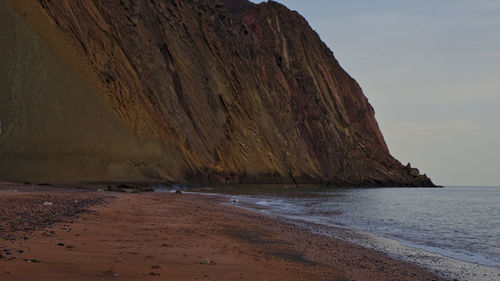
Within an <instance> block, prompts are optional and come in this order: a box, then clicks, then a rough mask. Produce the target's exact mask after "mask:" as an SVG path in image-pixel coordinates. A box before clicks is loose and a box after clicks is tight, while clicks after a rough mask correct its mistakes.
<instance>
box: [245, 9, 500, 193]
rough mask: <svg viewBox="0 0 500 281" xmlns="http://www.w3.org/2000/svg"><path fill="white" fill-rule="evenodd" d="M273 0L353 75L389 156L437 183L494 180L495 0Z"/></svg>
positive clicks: (498, 40) (499, 75)
mask: <svg viewBox="0 0 500 281" xmlns="http://www.w3.org/2000/svg"><path fill="white" fill-rule="evenodd" d="M253 2H262V1H253ZM277 2H280V3H282V4H285V5H286V6H287V7H288V8H290V9H292V10H297V11H298V12H299V13H300V14H302V15H303V16H304V17H305V18H306V19H307V20H308V21H309V23H310V25H311V26H312V27H313V29H315V30H316V31H317V32H318V33H319V34H320V36H321V38H322V40H323V41H324V42H325V43H326V44H327V45H328V46H329V47H330V48H331V49H332V50H333V52H334V54H335V56H336V58H337V59H338V60H339V62H340V63H341V65H342V66H343V67H344V69H345V70H346V71H347V72H349V74H351V76H353V77H354V78H355V79H356V80H357V81H358V83H359V84H360V85H361V87H362V88H363V90H364V93H365V95H366V96H367V97H368V99H369V100H370V103H371V104H372V106H373V107H374V108H375V111H376V118H377V121H378V123H379V125H380V127H381V129H382V132H383V134H384V137H385V140H386V141H387V144H388V146H389V149H390V151H391V153H392V155H393V156H395V157H396V158H397V159H398V160H400V161H401V162H403V163H404V164H406V163H407V162H410V163H411V164H412V166H414V167H417V168H419V169H420V171H421V172H423V173H427V175H428V176H430V177H431V178H432V179H433V181H434V183H436V184H441V185H481V186H486V185H489V186H500V163H499V161H500V147H499V145H500V0H380V1H377V0H279V1H277Z"/></svg>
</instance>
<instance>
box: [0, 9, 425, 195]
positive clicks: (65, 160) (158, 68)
mask: <svg viewBox="0 0 500 281" xmlns="http://www.w3.org/2000/svg"><path fill="white" fill-rule="evenodd" d="M0 12H1V15H2V17H3V18H4V19H3V20H2V21H0V27H1V29H2V34H6V38H7V39H6V40H3V39H2V41H3V42H2V43H1V44H2V47H3V50H1V51H2V52H1V53H0V56H1V57H2V61H6V62H7V63H6V64H5V65H3V66H0V70H1V72H2V74H3V75H2V78H1V80H0V85H1V87H2V91H1V92H0V98H1V99H2V104H0V107H1V108H0V109H1V112H0V120H1V121H2V126H3V127H2V132H1V133H0V144H1V147H0V152H1V153H2V155H5V157H2V159H0V168H1V170H0V177H2V178H4V179H9V180H38V181H65V182H79V181H146V182H150V181H174V182H187V183H323V184H330V185H354V186H362V185H377V186H378V185H388V186H394V185H400V186H432V185H433V184H432V182H431V181H430V179H429V178H427V177H426V176H425V175H420V173H419V172H418V170H416V169H413V168H411V167H409V166H407V167H404V166H402V165H401V163H399V162H398V161H397V160H395V159H394V158H393V157H392V156H391V155H390V154H389V151H388V149H387V146H386V144H385V141H384V138H383V136H382V134H381V132H380V130H379V128H378V125H377V122H376V120H375V117H374V111H373V108H372V107H371V106H370V104H369V103H368V101H367V99H366V97H365V96H364V95H363V92H362V90H361V88H360V87H359V85H358V84H357V83H356V81H355V80H354V79H352V78H351V77H350V76H349V75H348V74H347V73H346V72H345V71H344V70H343V69H342V68H341V66H340V65H339V63H338V62H337V60H336V59H335V57H334V56H333V53H332V52H331V51H330V50H329V49H328V47H327V46H326V45H325V44H324V43H323V42H322V41H321V40H320V38H319V36H318V35H317V34H316V33H315V32H314V31H313V30H312V29H311V28H310V27H309V25H308V23H307V21H306V20H305V19H304V18H303V17H301V16H300V15H299V14H297V13H296V12H292V11H290V10H288V9H287V8H286V7H284V6H283V5H281V4H278V3H276V2H268V3H262V4H259V5H256V4H252V3H250V2H248V1H246V0H214V1H212V0H210V1H209V0H190V1H185V0H150V1H134V0H111V1H68V0H61V1H50V0H39V1H35V0H16V1H14V0H6V2H5V3H4V4H0ZM12 27H14V28H12Z"/></svg>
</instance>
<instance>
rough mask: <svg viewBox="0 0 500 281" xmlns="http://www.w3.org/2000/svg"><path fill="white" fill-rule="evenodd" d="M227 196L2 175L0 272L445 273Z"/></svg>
mask: <svg viewBox="0 0 500 281" xmlns="http://www.w3.org/2000/svg"><path fill="white" fill-rule="evenodd" d="M225 200H227V199H226V198H223V197H217V196H204V195H198V194H186V193H183V194H175V193H152V192H151V193H118V192H103V191H88V190H77V189H65V188H56V187H49V186H34V185H30V184H9V183H2V184H0V201H1V202H4V203H5V204H7V205H5V204H4V205H5V206H8V209H9V211H8V212H3V213H2V215H1V221H0V226H1V229H0V230H1V233H0V234H1V237H0V251H1V252H2V253H1V258H0V280H268V281H269V280H412V281H413V280H443V279H440V278H439V277H437V276H436V275H434V274H433V273H431V272H428V271H425V270H424V269H421V268H419V267H417V266H416V265H413V264H409V263H405V262H402V261H398V260H395V259H392V258H390V257H388V256H387V255H385V254H382V253H379V252H376V251H373V250H369V249H366V248H363V247H361V246H358V245H355V244H352V243H349V242H346V241H341V240H338V239H334V238H330V237H326V236H323V235H319V234H314V233H312V232H310V231H309V230H307V229H305V228H301V227H298V226H295V225H292V224H289V223H286V222H282V221H279V220H276V219H273V218H270V217H266V216H264V215H262V214H259V213H253V212H250V211H247V210H244V209H240V208H236V207H234V206H229V205H226V204H221V203H224V202H225ZM9 202H11V203H9ZM12 202H14V203H12ZM50 203H52V204H50ZM9 204H10V205H9ZM40 217H41V218H42V219H39V218H40ZM18 224H22V225H24V227H18V228H15V227H7V226H13V225H18Z"/></svg>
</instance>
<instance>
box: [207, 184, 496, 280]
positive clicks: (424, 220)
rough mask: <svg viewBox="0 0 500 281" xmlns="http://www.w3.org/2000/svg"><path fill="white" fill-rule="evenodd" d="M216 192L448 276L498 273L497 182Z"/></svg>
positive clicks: (465, 277) (491, 276)
mask: <svg viewBox="0 0 500 281" xmlns="http://www.w3.org/2000/svg"><path fill="white" fill-rule="evenodd" d="M216 192H223V193H225V194H226V196H229V199H228V203H229V204H233V205H237V206H240V207H244V208H247V209H251V210H253V211H256V212H260V213H264V214H266V215H269V216H274V217H276V218H279V219H283V220H287V221H289V222H292V223H296V224H299V225H302V226H304V227H308V228H310V229H311V230H313V231H316V232H319V233H322V234H325V235H330V236H332V237H335V238H340V239H345V240H349V241H351V242H354V243H358V244H361V245H363V246H366V247H369V248H373V249H375V250H379V251H383V252H386V253H387V254H389V255H391V256H393V257H396V258H399V259H403V260H405V261H409V262H414V263H417V264H420V265H421V266H423V267H425V268H427V269H429V270H433V271H436V272H438V273H440V274H441V275H443V276H445V277H448V278H451V279H453V278H457V279H459V280H500V188H497V187H445V188H356V189H321V190H318V189H282V188H253V189H247V190H245V189H241V188H236V187H235V188H234V189H230V190H229V191H228V190H225V191H224V190H222V191H221V190H216ZM228 193H230V195H227V194H228ZM346 231H347V232H346ZM346 233H348V235H346Z"/></svg>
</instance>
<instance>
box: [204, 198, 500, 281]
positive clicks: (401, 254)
mask: <svg viewBox="0 0 500 281" xmlns="http://www.w3.org/2000/svg"><path fill="white" fill-rule="evenodd" d="M195 194H196V193H195ZM200 194H205V193H200ZM206 194H208V195H218V194H216V193H206ZM222 195H223V196H228V197H229V198H230V203H227V204H228V205H231V206H236V207H239V208H242V209H244V210H247V211H250V212H254V213H256V214H264V215H266V216H269V217H272V218H277V219H279V220H281V221H284V222H287V223H290V224H293V225H295V226H297V227H302V228H305V229H308V230H310V231H311V232H313V233H315V234H319V235H324V236H327V237H331V238H333V239H339V240H342V241H346V242H348V243H354V244H356V245H359V246H362V247H364V248H367V249H369V250H373V251H377V252H380V253H382V254H385V255H387V256H389V257H392V258H395V259H397V260H400V261H403V262H408V263H411V264H414V265H417V266H419V267H422V268H423V269H425V270H428V271H430V272H434V273H436V274H437V275H439V276H440V277H442V278H445V279H447V280H477V281H489V280H496V279H499V278H500V268H499V267H497V266H495V265H490V264H486V263H481V262H475V261H468V260H463V259H460V258H457V257H454V256H453V255H452V254H450V255H447V253H446V252H443V250H441V249H431V248H429V247H425V246H420V245H417V244H413V243H411V242H407V241H404V240H398V239H396V238H391V237H387V236H382V235H378V234H376V233H371V232H367V231H365V230H361V229H357V228H354V227H352V226H348V225H343V226H339V225H332V224H324V223H321V222H318V221H316V220H309V219H308V217H296V216H292V217H289V216H286V215H282V214H277V213H275V212H272V211H271V210H272V209H268V208H267V207H265V205H264V206H261V205H259V204H257V203H256V202H257V201H259V200H261V199H256V198H252V196H255V195H251V196H250V198H248V197H246V196H244V197H239V196H240V195H234V194H222ZM257 196H258V197H259V196H260V195H258V194H257ZM245 197H246V198H245ZM234 200H237V201H236V203H235V202H234ZM268 200H269V198H268ZM274 211H276V210H274ZM278 213H279V212H278Z"/></svg>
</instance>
